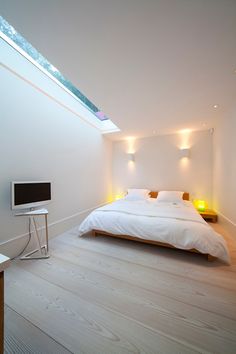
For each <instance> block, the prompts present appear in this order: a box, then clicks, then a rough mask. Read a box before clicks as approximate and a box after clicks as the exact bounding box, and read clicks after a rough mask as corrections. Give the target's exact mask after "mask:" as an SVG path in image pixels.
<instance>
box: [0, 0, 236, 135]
mask: <svg viewBox="0 0 236 354" xmlns="http://www.w3.org/2000/svg"><path fill="white" fill-rule="evenodd" d="M0 14H1V15H2V16H3V17H4V18H5V19H6V20H7V21H8V22H9V23H10V24H11V25H13V26H14V27H15V28H16V30H17V31H18V32H20V33H21V34H22V35H23V36H24V37H25V38H27V40H28V41H29V42H30V43H31V44H32V45H33V46H35V47H36V48H37V49H38V50H39V51H40V52H41V53H42V54H43V55H44V56H45V57H46V58H47V59H48V60H49V61H50V62H51V63H52V64H53V65H54V66H56V67H57V68H58V69H59V70H60V71H61V72H62V74H63V75H64V76H65V77H67V78H68V79H70V80H71V81H72V82H73V83H74V84H75V85H76V86H77V87H78V88H79V89H80V90H81V91H82V92H83V93H84V94H85V95H87V97H88V98H89V99H91V100H92V101H93V102H94V103H95V104H96V105H97V106H98V107H99V108H101V109H102V110H103V111H104V112H105V113H106V115H108V116H109V117H110V118H111V120H112V121H113V122H114V123H115V124H116V125H117V126H118V127H119V128H120V129H121V133H118V135H116V136H114V138H115V139H118V138H119V139H120V138H124V137H127V136H135V137H138V136H139V137H140V136H149V135H152V134H153V132H154V131H155V133H156V134H166V133H173V132H176V131H178V130H181V129H187V128H188V129H200V130H202V129H208V128H211V127H212V126H214V124H215V122H216V119H217V118H218V117H219V116H220V115H224V113H225V112H226V111H228V110H229V109H231V107H232V105H233V103H234V102H235V101H236V73H235V72H234V71H235V70H236V0H118V1H117V0H70V1H68V0H40V1H31V0H21V1H19V0H8V1H6V0H0ZM214 104H218V105H219V108H217V109H214V108H213V105H214ZM204 123H205V125H204Z"/></svg>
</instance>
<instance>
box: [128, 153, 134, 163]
mask: <svg viewBox="0 0 236 354" xmlns="http://www.w3.org/2000/svg"><path fill="white" fill-rule="evenodd" d="M128 156H129V161H132V162H134V161H135V155H134V154H133V153H132V154H128Z"/></svg>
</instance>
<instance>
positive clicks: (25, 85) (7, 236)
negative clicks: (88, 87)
mask: <svg viewBox="0 0 236 354" xmlns="http://www.w3.org/2000/svg"><path fill="white" fill-rule="evenodd" d="M0 53H1V58H0V59H1V60H0V61H2V62H3V64H4V66H0V83H1V85H0V100H1V101H0V107H1V109H0V225H1V229H0V242H1V243H2V245H1V247H0V252H3V253H5V254H6V253H7V254H9V255H11V256H14V255H16V254H17V253H18V252H19V250H20V249H21V247H22V246H24V244H25V241H26V239H27V238H26V236H24V237H23V238H21V237H20V238H19V239H18V240H17V242H11V243H9V244H8V243H7V244H5V242H6V241H9V240H11V239H15V238H17V237H18V236H20V235H24V234H26V233H27V220H26V219H24V218H16V217H14V216H13V212H12V211H11V209H10V182H11V181H12V180H50V181H52V197H53V200H52V203H51V204H49V205H48V209H49V212H50V214H49V223H50V225H51V227H50V235H54V234H56V233H60V232H62V231H63V230H65V229H67V228H70V227H72V226H74V225H76V224H77V223H78V222H79V221H80V220H81V218H82V217H84V216H85V215H86V213H83V212H84V211H86V210H87V209H90V208H94V207H97V206H98V205H100V204H102V203H104V202H106V201H107V200H108V198H109V197H110V194H111V153H112V148H111V142H110V141H109V140H107V139H106V138H105V137H104V136H102V135H101V133H100V131H99V130H98V129H97V128H95V127H93V126H91V125H89V124H88V123H86V122H85V121H84V120H83V118H84V117H85V115H86V114H88V115H89V114H91V113H90V112H86V110H85V108H84V107H83V106H82V105H81V104H80V103H79V102H78V101H76V100H75V99H74V98H73V97H72V96H70V95H69V94H68V93H66V92H65V91H63V90H62V89H61V88H60V87H59V86H57V85H56V84H55V83H54V82H53V81H51V80H50V79H49V78H48V77H47V76H45V75H44V74H43V73H42V72H40V71H39V70H38V69H37V68H36V67H34V66H33V65H32V64H31V63H30V62H29V61H27V60H26V59H25V58H23V57H22V56H21V55H20V54H18V53H17V52H16V51H14V50H13V49H12V48H11V47H10V46H9V45H8V44H6V43H5V42H4V41H3V40H1V42H0ZM64 219H65V220H64ZM53 225H54V226H53ZM10 246H11V247H10ZM13 248H14V249H13Z"/></svg>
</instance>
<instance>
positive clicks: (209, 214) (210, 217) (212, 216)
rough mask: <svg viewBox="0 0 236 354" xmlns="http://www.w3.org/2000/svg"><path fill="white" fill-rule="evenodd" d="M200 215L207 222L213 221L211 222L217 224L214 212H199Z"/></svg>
mask: <svg viewBox="0 0 236 354" xmlns="http://www.w3.org/2000/svg"><path fill="white" fill-rule="evenodd" d="M198 212H199V214H200V215H201V216H202V217H203V219H204V220H206V221H211V222H217V214H216V212H215V211H214V210H210V209H208V210H205V211H199V210H198Z"/></svg>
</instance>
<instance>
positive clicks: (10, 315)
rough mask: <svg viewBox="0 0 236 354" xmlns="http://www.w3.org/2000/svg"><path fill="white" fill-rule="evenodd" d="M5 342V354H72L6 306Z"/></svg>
mask: <svg viewBox="0 0 236 354" xmlns="http://www.w3.org/2000/svg"><path fill="white" fill-rule="evenodd" d="M4 342H5V343H4V347H5V349H4V353H5V354H11V353H17V354H69V353H71V352H69V351H68V350H67V349H66V348H63V347H62V346H61V345H60V344H58V343H57V342H55V341H54V340H53V339H52V338H50V337H49V336H48V335H47V334H45V333H44V332H42V331H40V330H39V329H38V328H37V327H35V326H34V325H33V324H32V323H31V322H29V321H27V320H26V319H25V318H24V317H22V316H20V315H19V314H18V313H16V312H15V311H13V310H12V309H11V308H9V307H8V306H5V340H4Z"/></svg>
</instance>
